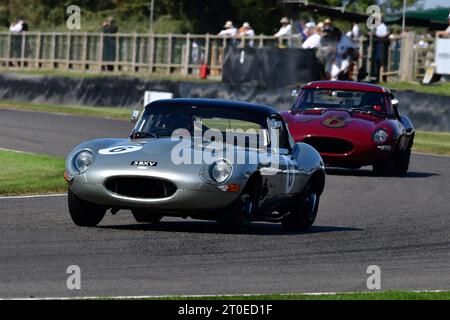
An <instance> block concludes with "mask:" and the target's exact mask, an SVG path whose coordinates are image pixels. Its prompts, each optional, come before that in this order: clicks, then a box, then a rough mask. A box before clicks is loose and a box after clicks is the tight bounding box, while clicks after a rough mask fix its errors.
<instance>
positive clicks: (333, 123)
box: [322, 116, 347, 128]
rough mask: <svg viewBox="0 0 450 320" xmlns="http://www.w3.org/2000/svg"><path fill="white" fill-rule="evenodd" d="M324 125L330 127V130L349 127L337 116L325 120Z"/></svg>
mask: <svg viewBox="0 0 450 320" xmlns="http://www.w3.org/2000/svg"><path fill="white" fill-rule="evenodd" d="M322 124H323V125H324V126H326V127H330V128H342V127H345V126H346V125H347V124H346V123H345V121H344V120H343V119H342V118H340V117H337V116H333V117H330V118H327V119H325V120H323V121H322Z"/></svg>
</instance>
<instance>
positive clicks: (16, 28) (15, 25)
mask: <svg viewBox="0 0 450 320" xmlns="http://www.w3.org/2000/svg"><path fill="white" fill-rule="evenodd" d="M24 24H25V21H24V20H22V19H18V20H17V21H15V22H12V23H11V24H10V26H9V31H10V32H13V33H19V32H22V31H24V30H23V29H24V28H23V26H24Z"/></svg>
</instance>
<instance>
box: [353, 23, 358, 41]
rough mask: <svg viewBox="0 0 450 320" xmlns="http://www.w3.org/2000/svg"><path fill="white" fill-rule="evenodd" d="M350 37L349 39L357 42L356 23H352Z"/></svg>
mask: <svg viewBox="0 0 450 320" xmlns="http://www.w3.org/2000/svg"><path fill="white" fill-rule="evenodd" d="M351 35H352V36H351V38H353V40H357V39H358V38H359V25H358V24H357V23H356V21H353V27H352V32H351Z"/></svg>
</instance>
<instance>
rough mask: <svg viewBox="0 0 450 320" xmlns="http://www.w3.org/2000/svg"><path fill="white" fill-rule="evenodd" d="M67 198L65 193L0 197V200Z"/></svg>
mask: <svg viewBox="0 0 450 320" xmlns="http://www.w3.org/2000/svg"><path fill="white" fill-rule="evenodd" d="M63 196H67V193H49V194H30V195H25V196H0V200H10V199H33V198H53V197H63Z"/></svg>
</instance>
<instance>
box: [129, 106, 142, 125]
mask: <svg viewBox="0 0 450 320" xmlns="http://www.w3.org/2000/svg"><path fill="white" fill-rule="evenodd" d="M140 113H141V112H140V111H139V110H138V109H134V110H133V111H131V119H130V121H131V123H136V122H137V121H138V119H139V115H140Z"/></svg>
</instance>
